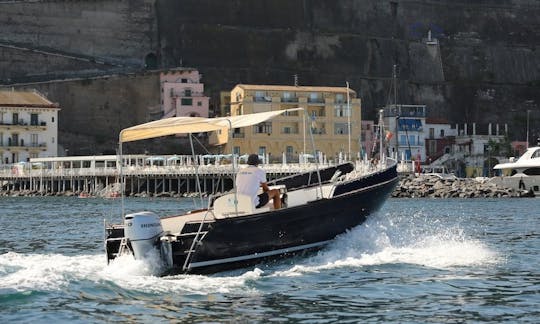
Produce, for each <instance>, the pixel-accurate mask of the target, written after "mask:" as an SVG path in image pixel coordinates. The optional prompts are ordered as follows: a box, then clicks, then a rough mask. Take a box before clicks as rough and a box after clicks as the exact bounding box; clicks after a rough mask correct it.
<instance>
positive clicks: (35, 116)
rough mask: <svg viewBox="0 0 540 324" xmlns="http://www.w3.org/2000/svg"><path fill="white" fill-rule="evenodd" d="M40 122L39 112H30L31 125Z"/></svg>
mask: <svg viewBox="0 0 540 324" xmlns="http://www.w3.org/2000/svg"><path fill="white" fill-rule="evenodd" d="M37 124H38V114H30V125H32V126H37Z"/></svg>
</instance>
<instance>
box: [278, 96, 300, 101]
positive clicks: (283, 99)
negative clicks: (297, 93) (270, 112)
mask: <svg viewBox="0 0 540 324" xmlns="http://www.w3.org/2000/svg"><path fill="white" fill-rule="evenodd" d="M281 102H298V98H296V97H291V98H281Z"/></svg>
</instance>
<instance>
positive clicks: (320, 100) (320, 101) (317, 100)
mask: <svg viewBox="0 0 540 324" xmlns="http://www.w3.org/2000/svg"><path fill="white" fill-rule="evenodd" d="M307 102H308V103H309V104H322V105H324V98H312V97H308V99H307Z"/></svg>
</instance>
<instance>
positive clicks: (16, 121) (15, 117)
mask: <svg viewBox="0 0 540 324" xmlns="http://www.w3.org/2000/svg"><path fill="white" fill-rule="evenodd" d="M11 123H12V124H13V125H18V124H19V114H18V113H13V116H12V121H11Z"/></svg>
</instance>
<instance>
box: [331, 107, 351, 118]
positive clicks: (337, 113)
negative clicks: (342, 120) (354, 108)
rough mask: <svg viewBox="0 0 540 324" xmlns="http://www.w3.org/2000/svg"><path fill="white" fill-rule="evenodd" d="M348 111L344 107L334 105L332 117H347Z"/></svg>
mask: <svg viewBox="0 0 540 324" xmlns="http://www.w3.org/2000/svg"><path fill="white" fill-rule="evenodd" d="M348 116H349V109H348V107H347V106H344V105H335V107H334V117H348Z"/></svg>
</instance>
